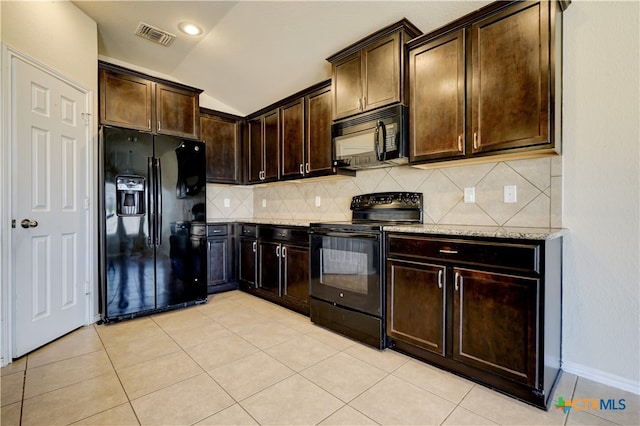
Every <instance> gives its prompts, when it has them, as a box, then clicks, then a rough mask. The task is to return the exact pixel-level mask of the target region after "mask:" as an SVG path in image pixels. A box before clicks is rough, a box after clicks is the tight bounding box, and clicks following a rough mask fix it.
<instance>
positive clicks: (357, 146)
mask: <svg viewBox="0 0 640 426" xmlns="http://www.w3.org/2000/svg"><path fill="white" fill-rule="evenodd" d="M373 133H374V130H373V129H370V130H366V131H363V132H358V133H351V134H347V135H344V136H338V137H336V138H335V147H336V156H337V157H338V158H339V159H341V158H346V157H350V156H353V155H359V154H366V153H368V152H371V150H372V146H373V144H372V143H371V140H372V134H373Z"/></svg>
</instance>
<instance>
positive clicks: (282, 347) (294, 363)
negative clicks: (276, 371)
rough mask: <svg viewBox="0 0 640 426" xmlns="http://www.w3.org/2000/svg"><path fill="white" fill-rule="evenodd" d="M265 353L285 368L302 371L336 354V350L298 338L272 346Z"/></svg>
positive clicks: (305, 338)
mask: <svg viewBox="0 0 640 426" xmlns="http://www.w3.org/2000/svg"><path fill="white" fill-rule="evenodd" d="M266 352H267V353H268V354H269V355H271V356H272V357H274V358H275V359H277V360H278V361H280V362H281V363H283V364H284V365H286V366H287V367H289V368H291V369H293V370H295V371H302V370H304V369H305V368H308V367H311V366H312V365H314V364H317V363H318V362H320V361H322V360H324V359H327V358H329V357H330V356H333V355H335V354H337V353H338V350H337V349H335V348H332V347H331V346H329V345H325V344H324V343H322V342H320V341H318V340H316V339H314V338H312V337H309V336H298V337H295V338H293V339H291V340H289V341H286V342H284V343H281V344H279V345H276V346H273V347H271V348H269V349H267V350H266Z"/></svg>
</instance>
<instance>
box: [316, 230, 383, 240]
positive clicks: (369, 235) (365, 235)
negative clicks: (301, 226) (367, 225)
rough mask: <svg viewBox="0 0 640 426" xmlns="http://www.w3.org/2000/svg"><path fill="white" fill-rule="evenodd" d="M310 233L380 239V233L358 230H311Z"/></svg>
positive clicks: (322, 235)
mask: <svg viewBox="0 0 640 426" xmlns="http://www.w3.org/2000/svg"><path fill="white" fill-rule="evenodd" d="M309 234H312V235H319V236H321V237H336V238H361V239H368V240H380V234H377V233H369V232H358V231H353V232H351V231H318V230H313V229H311V230H309Z"/></svg>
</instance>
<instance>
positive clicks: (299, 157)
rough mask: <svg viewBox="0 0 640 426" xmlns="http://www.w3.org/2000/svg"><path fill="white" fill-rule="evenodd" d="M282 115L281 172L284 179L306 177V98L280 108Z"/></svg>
mask: <svg viewBox="0 0 640 426" xmlns="http://www.w3.org/2000/svg"><path fill="white" fill-rule="evenodd" d="M280 111H281V114H282V117H281V118H282V121H281V126H282V133H281V134H282V149H281V150H280V153H281V160H280V164H281V167H282V168H281V170H280V176H281V177H282V179H287V178H299V177H302V176H304V165H305V155H304V154H305V153H304V98H299V99H297V100H295V101H294V102H291V103H289V104H287V105H284V106H283V107H281V108H280Z"/></svg>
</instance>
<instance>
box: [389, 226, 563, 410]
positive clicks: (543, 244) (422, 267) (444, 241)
mask: <svg viewBox="0 0 640 426" xmlns="http://www.w3.org/2000/svg"><path fill="white" fill-rule="evenodd" d="M386 238H387V240H386V243H387V249H386V250H387V284H386V285H387V334H388V336H389V337H390V338H391V340H392V347H394V348H395V349H396V350H399V351H401V352H405V353H407V354H409V355H412V356H414V357H417V358H419V359H422V360H424V361H427V362H430V363H432V364H435V365H437V366H440V367H442V368H444V369H447V370H449V371H452V372H454V373H458V374H460V375H463V376H465V377H467V378H469V379H471V380H474V381H477V382H479V383H483V384H485V385H488V386H490V387H492V388H494V389H496V390H499V391H502V392H504V393H506V394H509V395H511V396H514V397H516V398H519V399H521V400H523V401H526V402H529V403H531V404H533V405H536V406H538V407H540V408H544V409H547V408H548V407H549V405H550V404H551V402H552V399H551V398H552V394H553V390H554V388H555V386H556V384H557V380H558V379H559V377H560V373H561V372H560V356H561V353H560V341H561V334H560V333H561V329H562V324H561V253H562V238H561V237H559V238H554V239H548V240H512V239H479V238H471V237H468V238H448V237H447V238H442V237H431V236H425V235H419V234H401V233H389V234H387V236H386Z"/></svg>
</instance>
